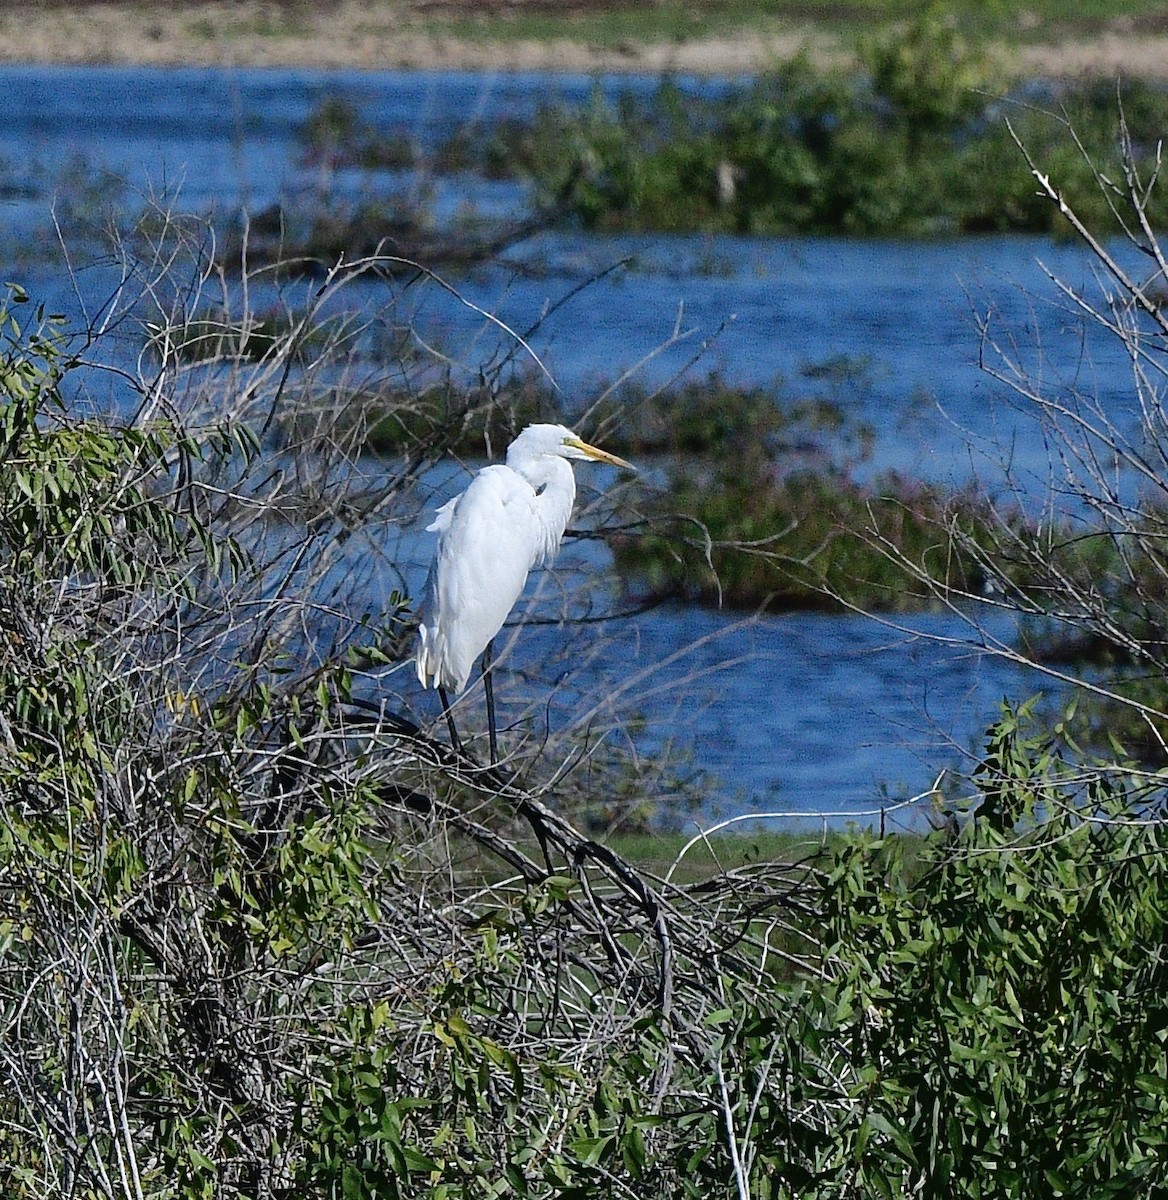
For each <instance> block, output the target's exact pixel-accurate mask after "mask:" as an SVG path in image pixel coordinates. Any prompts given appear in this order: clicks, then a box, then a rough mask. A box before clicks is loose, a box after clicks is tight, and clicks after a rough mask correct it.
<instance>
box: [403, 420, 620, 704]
mask: <svg viewBox="0 0 1168 1200" xmlns="http://www.w3.org/2000/svg"><path fill="white" fill-rule="evenodd" d="M569 459H583V460H591V461H593V462H606V463H611V464H613V465H614V466H618V467H628V468H629V469H630V470H631V469H632V467H631V466H630V464H629V463H627V462H625V461H624V459H623V458H617V457H616V455H614V454H609V453H607V452H606V451H604V450H600V449H598V448H597V447H595V446H590V445H588V443H587V442H583V441H581V440H580V438H578V437H577V436H576V435H575V434H574V433H573V432H572V431H571V430H570V429H567V428H565V427H564V426H563V425H529V426H528V427H527V428H526V429H525V430H524V431H523V432H522V433H521V434H520V435H519V436H518V437H517V438H516V439H515V440H514V441H513V442H512V443H511V445H510V446H509V447H508V449H507V462H506V465H505V466H492V467H484V468H483V469H482V470H481V471H479V473H478V474H477V475H476V476H475V477H474V479H473V480H472V481H471V484H470V486H469V487H468V488H467V489H466V491H465V492H463V493H462V494H461V495H459V496H456V497H455V498H454V499H453V500H451V501H449V502H447V503H446V504H444V505H443V506H442V507H441V508H440V509H439V510H438V512H437V514H436V516H435V519H434V523H433V524H432V525H430V526H429V529H430V531H431V532H434V533H437V534H438V549H437V552H436V553H435V555H434V563H433V566H431V568H430V575H429V578H428V579H427V581H426V592H425V598H424V600H423V603H422V613H421V618H422V620H421V628H420V631H419V636H418V646H417V651H416V653H415V659H416V662H417V668H418V679H419V680H420V681H421V682H422V684H423V686H425V687H439V688H450V689H453V690H454V691H455V692H461V691H462V690H463V688H465V687H466V684H467V680H468V679H469V678H470V673H471V671H472V669H473V668H474V664H475V660H476V659H477V658H478V657H479V655H481V654H482V653H483V651H484V650H486V648H487V647H488V645H489V644H490V642H491V640H492V639H493V638H494V636H495V635H496V634H497V633H498V632H499V630H500V629H502V627H503V622H504V621H506V619H507V614H508V613H510V611H511V609H512V608H513V607H514V605H515V602H516V601H517V600H518V599H519V596H520V593H521V592H522V591H523V585H524V584H525V583H526V582H527V575H528V572H529V571H530V570H531V568H532V567H534V566H539V565H542V564H543V563H546V562H550V561H551V559H552V557H553V556H554V555H555V552H556V550H557V549H558V547H559V544H560V539H561V538H562V537H563V535H564V530H565V529H566V528H567V525H568V520H569V518H570V517H571V515H572V505H573V503H574V502H575V499H576V478H575V476H574V475H573V473H572V468H571V466H570V465H569V462H568V461H567V460H569Z"/></svg>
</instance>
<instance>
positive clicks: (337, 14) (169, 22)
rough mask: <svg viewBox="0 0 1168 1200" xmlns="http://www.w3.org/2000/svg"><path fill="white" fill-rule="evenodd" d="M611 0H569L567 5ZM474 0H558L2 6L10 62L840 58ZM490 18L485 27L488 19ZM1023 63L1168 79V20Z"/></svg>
mask: <svg viewBox="0 0 1168 1200" xmlns="http://www.w3.org/2000/svg"><path fill="white" fill-rule="evenodd" d="M611 3H612V0H569V5H570V9H569V11H580V12H582V11H583V10H584V9H585V8H590V7H605V6H611ZM471 7H473V8H474V9H476V10H477V11H478V12H479V13H481V14H483V15H487V16H489V17H490V18H491V19H493V20H497V21H499V22H506V20H507V19H508V17H509V15H511V14H514V13H515V12H516V11H518V10H519V9H523V10H525V11H528V12H530V11H544V10H549V9H553V8H554V9H556V10H557V11H558V12H560V13H561V14H563V12H564V9H565V7H568V5H564V4H561V3H559V0H554V2H553V0H460V2H459V3H458V4H454V3H452V0H327V2H326V3H320V2H319V0H318V2H316V3H309V2H308V0H179V2H177V3H172V4H166V5H164V4H160V3H157V0H153V2H147V3H127V2H120V0H115V2H110V0H72V2H71V3H68V4H62V3H60V2H59V0H7V3H3V4H0V62H9V63H30V62H42V63H137V64H152V65H172V64H190V65H224V66H228V65H230V66H299V67H312V66H316V67H341V68H351V69H355V70H365V69H377V68H390V67H412V68H419V69H441V68H464V69H471V70H504V71H520V70H553V71H554V70H563V71H583V72H589V71H601V70H604V71H644V72H650V73H656V72H660V71H667V70H672V71H686V72H691V71H692V72H696V73H702V74H742V73H749V72H754V71H757V70H759V69H761V68H764V67H766V66H768V65H770V64H773V63H774V62H776V61H777V60H782V59H785V58H789V57H791V56H792V55H794V54H796V53H797V52H798V51H800V50H804V49H805V50H807V51H808V52H809V53H810V54H811V55H812V56H813V57H815V58H817V59H820V60H828V59H832V58H837V59H838V58H840V57H842V55H841V52H840V51H839V49H838V47H837V46H836V45H835V44H834V43H833V42H832V41H831V39H830V38H828V37H827V36H826V35H825V34H824V33H822V32H821V31H820V30H818V29H816V28H815V27H813V26H807V27H806V28H804V29H803V30H801V31H790V32H775V33H770V34H760V33H756V32H747V33H739V34H735V35H733V36H727V37H724V38H705V39H701V40H690V41H681V42H670V43H639V42H638V43H634V42H624V43H618V44H617V45H608V46H597V45H592V44H589V43H588V42H586V41H579V40H572V39H567V38H565V39H558V40H554V41H522V40H511V39H500V40H495V41H492V40H491V39H490V37H489V32H488V33H484V35H483V36H481V37H476V38H455V37H450V36H446V35H443V34H436V33H434V32H432V27H427V25H426V18H427V17H433V16H435V15H440V16H443V17H449V16H450V15H451V14H452V13H454V12H460V13H462V14H465V13H466V12H467V10H468V9H469V8H471ZM486 29H487V30H489V25H488V26H486ZM1012 58H1013V63H1012V66H1013V68H1014V70H1016V71H1017V72H1018V73H1019V74H1023V75H1031V76H1033V75H1045V76H1055V77H1066V76H1081V75H1095V76H1101V77H1106V78H1114V77H1117V76H1126V77H1137V76H1138V77H1142V78H1147V79H1161V80H1168V32H1166V31H1165V29H1164V27H1163V25H1158V26H1157V27H1155V28H1149V27H1145V25H1144V24H1137V23H1136V22H1129V23H1128V24H1127V25H1126V26H1125V25H1123V24H1122V23H1116V22H1113V23H1112V24H1111V25H1110V26H1109V28H1108V29H1106V30H1103V31H1100V32H1097V33H1095V34H1092V35H1086V34H1082V35H1078V34H1077V35H1075V36H1073V37H1068V38H1067V39H1066V40H1064V41H1060V42H1058V43H1057V44H1055V43H1051V44H1042V45H1033V46H1028V47H1024V48H1022V49H1020V50H1017V51H1014V52H1013V55H1012Z"/></svg>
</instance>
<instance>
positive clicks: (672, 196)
mask: <svg viewBox="0 0 1168 1200" xmlns="http://www.w3.org/2000/svg"><path fill="white" fill-rule="evenodd" d="M860 58H861V60H862V66H861V69H860V71H859V72H858V73H856V74H854V75H845V74H843V73H840V72H838V71H833V70H825V69H823V68H820V67H817V66H814V65H812V63H811V62H810V60H809V59H807V58H805V57H804V58H798V59H795V60H793V61H791V62H789V63H786V64H784V65H782V66H781V67H779V68H777V69H775V70H773V71H771V72H767V73H766V74H764V75H762V76H760V77H758V78H757V79H756V80H755V81H753V82H752V83H751V84H749V85H747V86H745V87H737V88H732V89H731V90H730V92H729V94H728V95H726V96H725V97H718V98H713V99H695V98H694V97H683V96H682V95H681V93H680V91H679V90H678V88H677V86H676V85H675V84H674V83H672V82H671V81H669V80H666V81H664V82H662V84H661V85H660V87H659V88H658V90H657V93H656V94H655V96H653V97H652V98H651V99H650V100H649V101H646V102H640V101H637V100H634V99H633V98H632V97H631V96H630V95H628V94H626V95H624V96H622V97H621V98H620V99H619V100H618V101H617V102H616V103H615V104H610V103H608V102H607V101H606V100H605V99H604V98H603V97H602V96H601V95H600V94H599V93H595V94H594V95H593V97H592V99H591V101H590V102H589V104H588V105H587V106H586V107H585V108H584V109H582V110H580V111H572V110H569V109H566V108H548V109H545V110H543V111H542V112H541V113H540V114H539V115H538V116H537V117H536V119H535V121H534V123H533V124H532V126H531V127H529V128H523V127H518V126H512V127H511V128H510V129H509V130H507V131H505V132H504V133H502V134H500V135H499V136H498V138H497V144H496V146H495V147H494V149H493V150H492V151H491V152H490V154H489V161H490V162H491V164H492V168H493V170H494V171H495V172H496V173H498V172H501V171H503V170H515V169H516V168H518V169H520V170H521V171H522V172H523V173H524V174H525V175H527V176H529V177H530V178H531V179H533V180H534V182H535V184H536V186H537V188H538V189H539V193H540V195H541V196H542V197H544V200H545V202H548V203H550V202H551V200H552V198H553V197H562V196H563V195H564V194H565V191H567V194H568V196H569V209H570V212H571V213H572V215H573V216H574V217H575V218H576V219H577V220H578V221H579V222H580V223H581V224H582V225H583V226H584V227H585V228H588V229H652V230H699V229H700V230H714V231H718V230H725V231H731V232H744V233H745V232H749V233H756V234H772V233H817V234H824V233H845V234H860V235H868V236H871V235H890V234H908V235H910V236H921V235H937V234H952V233H961V232H975V231H983V230H1000V231H1007V230H1030V231H1042V232H1046V231H1050V230H1052V229H1056V228H1057V227H1058V224H1059V216H1058V213H1057V212H1056V211H1055V210H1054V208H1053V206H1052V205H1051V204H1050V203H1049V201H1047V200H1045V199H1043V198H1042V197H1038V196H1036V195H1035V189H1034V187H1033V181H1032V180H1031V178H1030V174H1029V171H1028V169H1027V166H1026V164H1025V162H1024V160H1023V158H1022V156H1021V154H1019V152H1018V150H1017V147H1016V146H1015V145H1014V143H1013V140H1012V136H1011V134H1010V132H1009V130H1008V129H1007V127H1006V125H1005V122H1004V117H1005V116H1008V117H1009V118H1010V120H1011V122H1012V124H1013V125H1014V127H1015V129H1016V131H1017V133H1018V135H1019V137H1020V138H1021V139H1022V140H1023V141H1024V142H1025V144H1026V145H1027V147H1028V148H1029V149H1030V151H1031V153H1032V154H1033V156H1034V157H1035V159H1036V160H1037V161H1038V162H1039V164H1040V165H1041V166H1042V167H1043V168H1044V169H1047V170H1048V171H1049V173H1050V174H1052V176H1054V177H1057V178H1058V179H1059V181H1060V185H1061V187H1062V189H1063V191H1064V192H1065V194H1066V195H1067V197H1068V198H1069V199H1070V200H1071V202H1072V203H1074V204H1075V205H1076V206H1079V207H1080V209H1081V215H1083V217H1084V218H1085V219H1086V220H1088V222H1089V223H1090V222H1102V226H1101V227H1113V222H1114V217H1113V215H1112V214H1111V213H1110V211H1109V209H1108V206H1107V201H1106V198H1105V196H1104V195H1103V194H1102V193H1101V191H1100V188H1099V187H1098V182H1099V176H1100V175H1102V176H1105V177H1107V178H1110V179H1113V180H1114V179H1119V178H1122V172H1119V171H1118V167H1119V163H1120V158H1121V153H1122V149H1123V147H1122V138H1121V131H1120V123H1119V118H1118V115H1117V112H1116V104H1115V94H1114V90H1113V89H1102V88H1099V87H1097V86H1094V85H1083V86H1079V87H1077V88H1071V87H1063V88H1060V89H1059V90H1057V91H1055V92H1053V93H1048V94H1046V95H1042V96H1038V97H1027V98H1026V101H1025V102H1024V103H1019V104H1018V105H1016V106H1011V105H1008V104H1005V103H1003V101H1002V100H1000V99H998V98H997V97H1000V96H1001V94H1002V91H1003V88H1002V86H1001V84H1000V83H999V81H998V80H997V79H996V77H995V75H994V73H993V71H992V69H991V68H990V67H989V65H988V63H987V60H986V59H985V58H984V56H983V54H982V53H981V51H980V50H978V49H976V48H975V47H973V46H972V45H970V44H969V43H967V42H965V41H964V40H963V39H962V37H961V36H960V34H959V33H958V32H957V30H956V27H955V26H954V25H953V24H952V23H951V22H949V21H948V20H945V19H943V18H941V17H939V16H938V14H937V12H936V9H935V8H930V9H928V10H926V11H925V12H924V13H923V14H922V15H920V16H919V17H918V18H917V19H916V20H914V21H912V22H910V23H909V24H908V25H907V26H905V27H903V28H901V29H900V30H898V31H897V32H896V33H894V34H885V35H883V36H881V37H878V38H875V39H872V40H869V41H867V42H865V43H864V44H863V45H862V47H861V51H860ZM1123 95H1124V98H1125V99H1124V110H1125V114H1126V116H1127V120H1128V123H1129V125H1130V126H1131V127H1132V129H1133V141H1134V146H1135V156H1136V163H1137V165H1139V166H1141V167H1144V168H1149V169H1150V167H1151V165H1152V163H1153V162H1154V155H1155V146H1156V133H1155V131H1156V130H1157V129H1158V128H1161V127H1162V126H1163V123H1164V119H1165V113H1166V105H1168V102H1166V101H1165V98H1164V97H1163V95H1162V94H1161V93H1160V92H1159V91H1158V90H1156V89H1154V88H1152V87H1150V86H1148V85H1143V84H1139V83H1128V84H1126V85H1125V87H1124V89H1123ZM1044 109H1049V110H1051V111H1050V112H1044V111H1043V110H1044ZM1068 125H1070V127H1073V128H1074V129H1075V131H1076V134H1077V136H1078V138H1079V140H1080V143H1081V147H1077V146H1075V145H1074V144H1073V142H1072V141H1071V139H1069V138H1068V137H1067V129H1068ZM1126 204H1127V201H1126V200H1123V201H1121V205H1123V206H1126ZM1150 205H1151V215H1152V217H1153V220H1154V221H1156V220H1159V219H1162V216H1163V207H1162V202H1161V200H1160V198H1159V195H1158V193H1156V192H1153V194H1152V197H1151V201H1150Z"/></svg>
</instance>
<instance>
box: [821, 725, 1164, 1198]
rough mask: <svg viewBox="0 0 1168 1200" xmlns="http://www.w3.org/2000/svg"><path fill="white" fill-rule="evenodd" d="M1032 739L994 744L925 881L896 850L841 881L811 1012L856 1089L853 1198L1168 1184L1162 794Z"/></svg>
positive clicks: (1139, 1192) (1051, 741)
mask: <svg viewBox="0 0 1168 1200" xmlns="http://www.w3.org/2000/svg"><path fill="white" fill-rule="evenodd" d="M1028 724H1029V721H1028V710H1027V709H1023V710H1020V711H1019V712H1017V713H1014V712H1007V713H1006V715H1005V716H1004V718H1003V720H1002V721H1001V722H1000V723H999V724H998V725H997V726H996V727H995V728H994V729H993V730H991V731H990V734H989V737H988V739H987V744H986V755H985V758H984V759H983V762H982V765H981V767H980V770H979V773H978V779H977V782H978V786H979V793H980V795H979V798H978V801H977V803H976V804H975V805H974V806H973V807H972V808H971V809H970V811H968V812H966V813H963V814H961V815H960V816H959V818H958V820H959V825H960V830H959V832H958V833H957V834H956V835H955V836H954V837H951V838H950V837H938V838H937V839H935V842H934V846H933V849H932V850H931V852H930V854H929V855H928V857H927V858H926V859H925V861H924V862H923V863H918V864H917V865H916V867H915V868H914V873H913V876H906V873H905V871H904V869H903V867H902V866H901V865H900V864H899V863H898V861H897V857H896V848H895V845H894V844H893V845H889V844H882V843H873V844H871V845H864V844H862V843H857V844H855V845H854V846H853V847H851V848H850V849H849V850H848V851H847V852H846V853H844V854H843V855H841V856H840V857H839V859H838V861H837V864H836V867H835V869H834V871H833V872H832V875H831V877H830V880H829V883H828V885H827V891H826V894H825V914H826V917H827V920H828V924H829V940H830V941H831V943H832V950H831V954H832V957H833V958H834V959H835V961H836V962H837V963H838V967H839V973H838V975H837V977H836V980H835V982H834V983H833V985H832V986H831V988H830V989H828V990H827V991H825V992H824V993H823V994H822V995H820V996H818V997H816V999H815V1003H814V1005H813V1006H812V1009H811V1012H812V1014H813V1016H812V1019H813V1021H814V1022H815V1024H816V1025H817V1026H818V1027H819V1028H818V1030H817V1032H816V1034H815V1041H816V1042H820V1043H822V1039H823V1038H824V1036H825V1034H826V1033H827V1031H828V1030H829V1029H830V1031H831V1032H830V1036H831V1038H832V1039H833V1042H834V1044H835V1046H836V1047H838V1050H839V1052H840V1053H841V1054H842V1055H843V1057H844V1059H845V1060H846V1062H847V1064H848V1067H849V1068H850V1070H851V1078H852V1080H853V1083H852V1085H851V1087H850V1088H849V1089H848V1108H847V1110H846V1115H844V1116H843V1120H842V1124H841V1131H840V1132H841V1134H842V1137H841V1138H840V1142H839V1143H838V1144H837V1150H838V1152H839V1158H838V1166H837V1167H836V1168H835V1170H836V1172H837V1178H839V1179H841V1180H842V1179H844V1178H846V1177H849V1176H851V1177H853V1178H857V1179H862V1180H866V1181H868V1182H867V1186H868V1187H871V1188H874V1189H876V1190H877V1191H880V1192H883V1193H884V1194H886V1195H910V1194H911V1195H920V1194H923V1195H942V1194H943V1195H947V1196H979V1197H1023V1196H1033V1195H1040V1194H1041V1195H1052V1194H1053V1195H1065V1196H1083V1197H1086V1196H1092V1197H1094V1196H1111V1195H1114V1196H1133V1197H1134V1196H1153V1195H1157V1194H1159V1192H1160V1190H1162V1188H1163V1187H1164V1185H1165V1179H1166V1177H1168V1145H1166V1143H1165V1138H1164V1134H1163V1127H1164V1122H1165V1117H1166V1116H1168V1089H1166V1088H1165V1086H1164V1080H1165V1078H1168V1075H1166V1071H1168V1040H1166V1038H1168V1004H1166V1001H1165V994H1166V993H1165V988H1164V979H1163V966H1162V961H1161V960H1162V958H1163V953H1162V952H1163V943H1164V929H1165V915H1166V912H1165V909H1166V905H1168V870H1166V869H1165V863H1166V862H1168V859H1166V858H1165V855H1164V849H1165V846H1164V830H1163V826H1162V825H1161V823H1160V822H1159V821H1157V820H1141V819H1138V817H1137V814H1138V813H1140V812H1146V811H1147V809H1146V808H1145V806H1146V805H1148V804H1149V803H1152V804H1154V805H1156V806H1157V807H1158V806H1159V805H1160V804H1162V797H1161V794H1160V789H1159V784H1158V781H1157V780H1155V779H1154V778H1153V779H1149V780H1148V783H1147V784H1146V785H1145V786H1144V787H1143V788H1141V787H1139V786H1138V785H1133V783H1131V782H1129V781H1130V780H1132V779H1133V777H1132V776H1130V775H1128V774H1127V773H1126V772H1125V771H1124V770H1123V769H1122V767H1111V766H1105V767H1102V768H1095V769H1091V768H1086V767H1085V766H1084V764H1083V763H1082V762H1081V761H1080V760H1079V758H1078V756H1077V755H1075V754H1074V753H1073V749H1071V748H1068V747H1066V746H1065V745H1063V744H1061V742H1060V740H1059V739H1058V737H1057V736H1050V735H1044V734H1036V733H1032V732H1030V730H1029V728H1028ZM813 1044H814V1043H813ZM845 1147H846V1148H845ZM805 1154H806V1159H805V1161H808V1162H810V1161H813V1160H814V1159H815V1157H816V1156H817V1155H819V1154H820V1146H819V1144H818V1142H817V1139H816V1138H815V1137H808V1138H807V1139H806V1150H805ZM816 1194H820V1193H816Z"/></svg>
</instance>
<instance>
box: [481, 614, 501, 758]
mask: <svg viewBox="0 0 1168 1200" xmlns="http://www.w3.org/2000/svg"><path fill="white" fill-rule="evenodd" d="M494 657H495V641H494V639H493V638H492V639H491V641H489V642H488V643H487V648H486V649H485V650H484V651H483V690H484V691H485V692H486V693H487V736H488V737H489V738H490V741H491V766H492V767H497V766H498V765H499V742H498V735H497V734H496V733H495V687H494V684H492V683H491V663H492V662H493V661H494Z"/></svg>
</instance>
